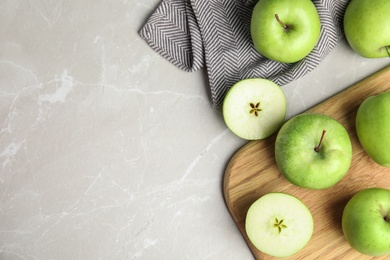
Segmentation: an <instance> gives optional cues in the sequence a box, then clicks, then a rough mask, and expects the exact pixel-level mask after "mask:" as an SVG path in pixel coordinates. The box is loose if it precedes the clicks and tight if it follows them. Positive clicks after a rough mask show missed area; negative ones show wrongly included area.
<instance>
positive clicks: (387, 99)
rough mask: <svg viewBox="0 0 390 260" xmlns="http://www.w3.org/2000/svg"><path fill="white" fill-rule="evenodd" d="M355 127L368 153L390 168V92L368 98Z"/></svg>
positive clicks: (361, 105)
mask: <svg viewBox="0 0 390 260" xmlns="http://www.w3.org/2000/svg"><path fill="white" fill-rule="evenodd" d="M389 15H390V14H389ZM355 127H356V133H357V135H358V139H359V142H360V144H361V145H362V147H363V149H364V150H365V151H366V153H367V154H368V155H369V156H370V157H371V158H372V159H373V160H374V161H375V162H376V163H378V164H379V165H382V166H384V167H390V92H383V93H380V94H378V95H375V96H371V97H368V98H366V99H365V100H364V101H363V102H362V103H361V104H360V106H359V108H358V111H357V114H356V126H355Z"/></svg>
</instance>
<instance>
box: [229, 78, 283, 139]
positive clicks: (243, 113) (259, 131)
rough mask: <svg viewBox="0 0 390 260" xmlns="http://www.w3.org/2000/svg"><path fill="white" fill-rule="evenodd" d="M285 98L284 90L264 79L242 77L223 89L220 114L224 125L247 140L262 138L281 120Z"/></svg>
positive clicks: (272, 131) (277, 125)
mask: <svg viewBox="0 0 390 260" xmlns="http://www.w3.org/2000/svg"><path fill="white" fill-rule="evenodd" d="M286 112H287V102H286V97H285V95H284V92H283V90H282V89H281V88H280V87H279V86H278V85H276V84H275V83H273V82H272V81H270V80H267V79H260V78H254V79H244V80H241V81H239V82H237V83H236V84H234V85H233V87H231V88H230V89H229V91H228V92H227V93H226V96H225V98H224V101H223V105H222V114H223V118H224V120H225V123H226V125H227V127H228V128H229V129H230V130H231V131H232V132H233V133H235V134H236V135H237V136H239V137H241V138H243V139H247V140H258V139H264V138H266V137H268V136H270V135H271V134H273V133H274V132H276V130H277V129H278V128H279V127H280V126H281V125H282V124H283V122H284V120H285V118H286Z"/></svg>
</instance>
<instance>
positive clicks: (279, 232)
mask: <svg viewBox="0 0 390 260" xmlns="http://www.w3.org/2000/svg"><path fill="white" fill-rule="evenodd" d="M313 229H314V222H313V217H312V214H311V212H310V210H309V209H308V208H307V207H306V205H305V204H304V203H303V202H302V201H301V200H300V199H298V198H297V197H295V196H293V195H290V194H287V193H281V192H272V193H268V194H266V195H264V196H262V197H260V198H259V199H258V200H256V201H255V202H254V203H253V204H252V205H251V206H250V208H249V210H248V212H247V216H246V221H245V230H246V233H247V235H248V238H249V240H250V241H251V242H252V244H253V245H254V246H255V247H256V248H257V249H258V250H260V251H261V252H263V253H265V254H268V255H271V256H274V257H286V256H291V255H294V254H296V253H298V252H299V251H300V250H301V249H303V248H304V247H305V246H306V245H307V243H308V242H309V241H310V239H311V236H312V234H313Z"/></svg>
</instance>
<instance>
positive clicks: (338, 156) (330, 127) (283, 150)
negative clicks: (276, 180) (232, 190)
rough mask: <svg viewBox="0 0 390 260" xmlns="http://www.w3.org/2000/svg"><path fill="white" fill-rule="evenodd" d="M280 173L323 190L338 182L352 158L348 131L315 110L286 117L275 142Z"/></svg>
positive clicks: (305, 184) (294, 182)
mask: <svg viewBox="0 0 390 260" xmlns="http://www.w3.org/2000/svg"><path fill="white" fill-rule="evenodd" d="M275 159H276V163H277V166H278V168H279V170H280V171H281V173H282V174H283V175H284V176H285V177H286V179H287V180H288V181H290V182H291V183H292V184H294V185H297V186H299V187H303V188H310V189H326V188H329V187H331V186H333V185H335V184H336V183H337V182H339V181H340V180H341V179H342V178H343V177H344V175H345V174H346V173H347V172H348V170H349V167H350V165H351V161H352V144H351V140H350V138H349V135H348V132H347V130H346V129H345V128H344V126H343V125H341V124H340V123H339V122H338V121H337V120H335V119H333V118H331V117H329V116H326V115H323V114H316V113H306V114H301V115H298V116H295V117H293V118H291V119H289V120H288V121H287V122H286V123H285V124H284V125H283V126H282V127H281V129H280V130H279V133H278V135H277V137H276V141H275Z"/></svg>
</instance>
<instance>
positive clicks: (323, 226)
mask: <svg viewBox="0 0 390 260" xmlns="http://www.w3.org/2000/svg"><path fill="white" fill-rule="evenodd" d="M385 91H390V67H387V68H384V69H382V70H381V71H379V72H377V73H375V74H373V75H371V76H369V77H368V78H366V79H364V80H362V81H360V82H358V83H357V84H355V85H353V86H351V87H349V88H347V89H345V90H343V91H342V92H340V93H338V94H336V95H335V96H333V97H331V98H330V99H328V100H326V101H324V102H323V103H321V104H319V105H317V106H315V107H313V108H311V109H309V110H308V111H306V112H305V113H311V112H314V113H322V114H326V115H329V116H332V117H333V118H335V119H336V120H338V121H339V122H340V123H341V124H342V125H344V127H345V128H346V129H347V131H348V133H349V135H350V138H351V141H352V149H353V159H352V165H351V168H350V169H349V171H348V173H347V175H346V176H345V177H344V178H343V179H342V180H341V181H340V182H339V183H338V184H336V185H335V186H333V187H331V188H329V189H326V190H309V189H303V188H299V187H296V186H294V185H292V184H290V183H289V182H288V181H287V180H286V179H284V177H283V176H282V175H281V174H280V172H279V170H278V168H277V166H276V163H275V158H274V142H275V138H276V133H275V134H274V135H273V136H271V137H269V138H267V139H265V140H261V141H251V142H249V143H248V144H246V145H245V146H243V147H242V148H241V149H240V150H238V151H237V152H236V153H235V154H234V155H233V157H232V158H231V160H230V162H229V164H228V165H227V168H226V171H225V175H224V196H225V201H226V205H227V207H228V209H229V211H230V213H231V215H232V217H233V219H234V221H235V222H236V224H237V226H238V228H239V230H240V231H241V233H242V235H243V237H244V239H245V240H246V242H247V244H248V246H249V248H250V250H251V251H252V253H253V255H254V256H255V258H256V259H273V258H272V257H270V256H268V255H265V254H263V253H261V252H260V251H258V250H257V249H256V248H254V246H253V245H252V244H251V243H250V242H249V240H248V237H247V236H246V232H245V216H246V212H247V210H248V208H249V206H250V205H251V204H252V203H253V202H254V201H255V200H256V199H258V198H259V197H261V196H262V195H264V194H266V193H269V192H286V193H289V194H292V195H294V196H296V197H298V198H300V199H301V200H302V201H303V202H304V203H305V204H306V205H307V206H308V207H309V209H310V211H311V212H312V214H313V218H314V233H313V236H312V238H311V240H310V242H309V243H308V245H307V246H306V247H305V248H304V249H303V250H301V251H300V252H299V253H297V254H296V255H294V256H293V257H290V258H284V259H371V258H373V257H369V256H364V255H362V254H360V253H358V252H357V251H355V250H353V249H352V248H351V247H350V246H349V244H348V243H347V241H346V240H345V239H344V236H343V233H342V229H341V217H342V212H343V209H344V206H345V205H346V203H347V202H348V200H349V199H350V198H351V197H352V196H353V195H354V194H355V193H356V192H357V191H359V190H361V189H364V188H369V187H383V188H387V189H390V168H384V167H381V166H379V165H378V164H376V163H374V162H373V161H372V160H371V159H370V158H369V157H368V156H367V154H366V153H365V152H364V150H363V148H362V147H361V145H360V143H359V141H358V139H357V135H356V131H355V116H356V111H357V109H358V107H359V105H360V104H361V102H362V101H363V100H364V99H365V98H367V97H369V96H372V95H375V94H378V93H381V92H385ZM389 113H390V111H389ZM389 133H390V130H389ZM385 258H386V257H382V258H381V257H377V258H375V259H385ZM387 259H388V258H387Z"/></svg>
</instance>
